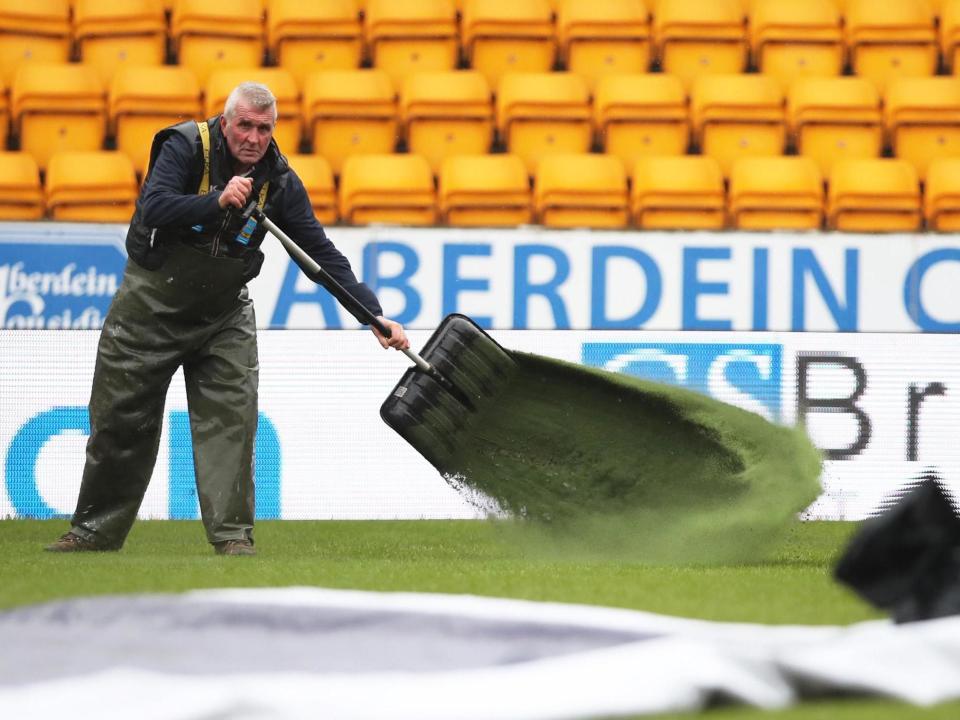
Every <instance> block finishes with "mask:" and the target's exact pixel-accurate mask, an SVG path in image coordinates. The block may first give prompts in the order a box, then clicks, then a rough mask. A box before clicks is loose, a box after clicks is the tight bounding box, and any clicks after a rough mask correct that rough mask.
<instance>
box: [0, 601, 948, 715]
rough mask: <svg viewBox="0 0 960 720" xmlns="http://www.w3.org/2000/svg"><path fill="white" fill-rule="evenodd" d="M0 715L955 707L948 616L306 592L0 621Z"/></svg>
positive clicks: (75, 607)
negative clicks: (748, 618)
mask: <svg viewBox="0 0 960 720" xmlns="http://www.w3.org/2000/svg"><path fill="white" fill-rule="evenodd" d="M0 638H3V643H2V648H3V649H2V651H0V717H4V718H20V719H31V718H59V717H62V716H63V713H64V712H65V709H66V708H71V709H73V710H74V711H75V710H76V709H85V710H86V711H88V712H91V713H94V714H95V715H96V716H97V718H98V720H129V718H131V717H136V718H139V719H140V720H150V719H152V718H156V719H157V720H160V719H162V720H201V719H202V720H210V719H211V718H243V719H244V720H254V719H256V718H271V719H277V718H280V719H291V720H293V719H299V718H350V719H354V718H356V719H360V718H370V719H373V718H377V719H378V720H379V719H381V718H391V719H392V720H404V719H406V718H409V719H410V720H431V719H433V718H436V719H437V720H440V719H441V718H442V719H444V720H447V719H448V718H453V717H456V718H458V719H460V720H471V719H473V718H476V719H477V720H481V719H482V720H498V719H500V718H503V719H504V720H506V719H508V718H509V720H524V719H527V718H529V719H530V720H540V719H544V720H546V719H553V718H557V719H559V718H593V717H599V716H616V715H628V714H645V713H650V714H652V713H662V712H676V711H683V710H696V709H699V708H702V707H704V706H706V705H708V704H710V703H711V702H712V701H715V700H717V699H724V700H731V701H734V702H742V703H747V704H749V705H754V706H757V707H763V708H780V707H785V706H787V705H790V704H793V703H795V702H798V701H800V700H802V699H804V698H808V697H816V696H820V695H824V694H833V693H836V692H838V691H840V692H844V693H853V694H863V695H871V696H881V697H889V698H896V699H898V700H902V701H906V702H909V703H914V704H918V705H931V704H935V703H938V702H942V701H947V700H954V699H958V698H960V617H953V618H947V619H942V620H936V621H927V622H920V623H912V624H906V625H893V624H891V623H889V622H886V621H872V622H865V623H859V624H856V625H852V626H849V627H800V626H761V625H750V624H733V623H713V622H706V621H699V620H688V619H682V618H673V617H666V616H661V615H653V614H650V613H644V612H638V611H632V610H620V609H613V608H602V607H591V606H579V605H562V604H556V603H535V602H527V601H520V600H504V599H496V598H481V597H473V596H450V595H427V594H410V593H371V592H355V591H342V590H324V589H317V588H285V589H256V590H213V591H210V590H206V591H197V592H193V593H189V594H186V595H141V596H130V597H105V598H89V599H81V600H70V601H65V602H58V603H50V604H46V605H39V606H32V607H25V608H18V609H15V610H10V611H7V612H4V613H0Z"/></svg>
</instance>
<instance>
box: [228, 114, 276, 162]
mask: <svg viewBox="0 0 960 720" xmlns="http://www.w3.org/2000/svg"><path fill="white" fill-rule="evenodd" d="M273 113H274V109H273V108H267V109H266V110H256V109H254V108H251V107H250V106H249V105H247V104H246V103H245V102H243V100H241V101H240V102H238V103H237V109H236V112H235V113H234V115H233V117H232V118H230V119H229V120H228V119H227V116H226V115H222V116H221V117H220V129H221V130H222V131H223V136H224V137H225V138H226V139H227V147H228V148H230V154H231V155H233V157H234V158H235V159H236V160H237V161H238V162H240V163H241V164H243V165H256V164H257V163H258V162H260V159H261V158H262V157H263V156H264V155H265V154H266V152H267V148H268V147H270V138H271V137H273V127H274V124H275V120H274V117H273Z"/></svg>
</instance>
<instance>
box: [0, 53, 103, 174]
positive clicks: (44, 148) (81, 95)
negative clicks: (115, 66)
mask: <svg viewBox="0 0 960 720" xmlns="http://www.w3.org/2000/svg"><path fill="white" fill-rule="evenodd" d="M11 106H12V116H13V125H14V128H15V132H16V134H17V135H19V137H20V149H22V150H25V151H27V152H29V153H30V154H31V155H33V156H34V157H35V158H36V160H37V164H38V165H40V169H41V170H45V169H46V167H47V161H48V160H49V159H50V156H51V155H53V154H54V153H56V152H59V151H61V150H99V149H100V148H101V147H102V146H103V140H104V136H105V134H106V122H107V113H106V102H105V98H104V90H103V84H102V83H101V81H100V76H99V75H98V74H97V71H96V70H94V69H93V68H92V67H89V66H87V65H78V64H66V63H65V64H61V65H47V64H43V63H34V62H30V63H22V64H21V65H20V69H19V70H17V77H16V79H15V80H14V81H13V90H12V92H11Z"/></svg>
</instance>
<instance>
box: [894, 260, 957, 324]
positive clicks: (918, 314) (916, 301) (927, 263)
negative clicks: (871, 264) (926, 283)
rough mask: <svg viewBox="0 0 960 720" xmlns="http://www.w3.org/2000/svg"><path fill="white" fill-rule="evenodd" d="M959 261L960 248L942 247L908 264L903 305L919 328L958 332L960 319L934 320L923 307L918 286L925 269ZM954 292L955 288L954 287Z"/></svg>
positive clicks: (920, 283)
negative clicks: (941, 263)
mask: <svg viewBox="0 0 960 720" xmlns="http://www.w3.org/2000/svg"><path fill="white" fill-rule="evenodd" d="M951 260H952V261H953V262H960V250H957V249H956V248H944V249H943V250H934V251H933V252H928V253H927V254H926V255H923V256H921V257H919V258H917V261H916V262H915V263H914V264H913V265H911V266H910V269H909V270H908V271H907V280H906V282H905V283H904V284H903V306H904V307H905V308H906V309H907V314H908V315H909V316H910V319H911V320H913V322H915V323H916V324H917V327H919V328H920V329H921V330H924V331H926V332H953V333H955V332H960V321H950V320H936V319H935V318H933V317H932V316H931V315H929V314H928V313H927V311H926V308H924V307H923V300H922V298H921V294H920V286H921V285H922V284H923V276H924V275H926V274H927V270H929V269H930V268H932V267H933V266H934V265H936V264H937V263H940V262H949V261H951ZM954 292H956V288H954Z"/></svg>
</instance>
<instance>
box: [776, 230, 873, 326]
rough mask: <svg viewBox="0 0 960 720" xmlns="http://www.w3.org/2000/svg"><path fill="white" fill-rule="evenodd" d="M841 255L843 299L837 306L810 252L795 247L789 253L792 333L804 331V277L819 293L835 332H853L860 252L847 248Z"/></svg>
mask: <svg viewBox="0 0 960 720" xmlns="http://www.w3.org/2000/svg"><path fill="white" fill-rule="evenodd" d="M843 256H844V290H843V294H844V299H845V300H846V302H845V304H843V305H841V304H840V300H839V299H837V295H836V293H834V292H833V288H831V287H830V283H829V281H828V280H827V275H826V273H825V272H824V271H823V268H822V267H821V266H820V263H818V262H817V258H816V256H815V255H814V254H813V250H808V249H806V248H795V249H794V251H793V322H792V327H791V329H792V330H794V331H799V330H806V329H807V327H806V322H807V321H806V302H807V298H806V295H807V293H806V286H805V282H804V279H805V277H806V275H807V274H808V273H809V275H810V276H811V277H812V278H813V281H814V283H816V285H817V290H819V291H820V296H821V297H822V298H823V301H824V302H825V303H826V305H827V310H829V311H830V314H831V315H832V316H833V320H834V322H835V323H836V324H837V330H841V331H844V332H855V331H856V329H857V298H858V296H859V290H858V287H859V277H860V272H859V266H860V253H859V251H858V250H857V249H856V248H847V250H845V251H844V253H843Z"/></svg>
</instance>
